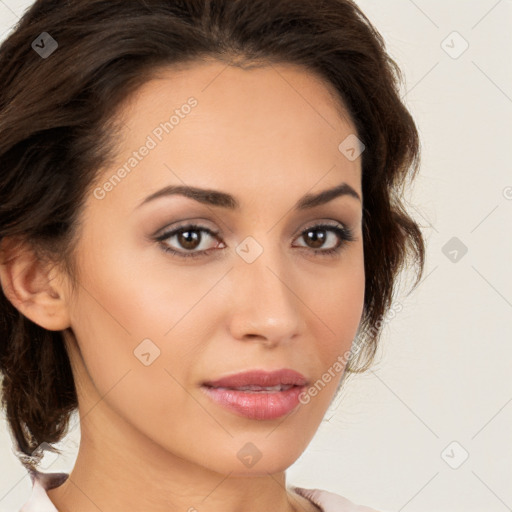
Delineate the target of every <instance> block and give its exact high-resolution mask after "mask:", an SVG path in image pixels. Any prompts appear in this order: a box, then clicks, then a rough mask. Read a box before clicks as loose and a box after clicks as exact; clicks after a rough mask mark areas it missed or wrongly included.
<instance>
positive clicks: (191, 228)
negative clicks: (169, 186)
mask: <svg viewBox="0 0 512 512" xmlns="http://www.w3.org/2000/svg"><path fill="white" fill-rule="evenodd" d="M202 233H206V237H204V236H203V235H202ZM218 235H219V233H218V232H214V231H212V230H211V229H209V228H207V227H205V226H198V225H195V224H191V225H187V226H181V227H179V228H176V229H174V230H172V231H168V232H166V233H163V234H162V235H160V236H159V237H157V238H156V240H157V241H159V242H161V246H162V249H163V250H164V251H166V252H169V253H171V254H174V255H176V256H179V257H185V258H186V257H197V256H205V255H207V254H208V253H209V251H210V250H212V249H219V248H224V247H225V245H223V242H221V241H220V239H219V238H218ZM329 235H330V236H329ZM301 237H302V238H303V239H304V240H306V243H307V244H312V246H311V245H310V246H308V245H299V246H296V247H300V248H304V249H309V250H310V251H312V252H313V253H315V254H318V255H324V256H327V255H332V254H335V253H338V252H339V251H340V250H341V249H342V248H343V247H344V246H345V244H346V243H347V242H350V241H353V240H355V238H354V236H353V234H352V231H351V230H350V229H349V228H347V227H345V226H340V225H330V224H319V225H315V226H311V227H309V228H307V229H305V230H304V231H302V233H301V234H300V235H299V236H298V237H297V239H300V238H301ZM173 238H175V239H176V242H177V244H178V245H179V246H180V247H181V249H184V250H176V249H174V248H173V247H172V246H171V244H169V241H170V240H172V239H173ZM205 238H206V241H207V239H208V238H217V243H216V245H213V247H212V246H210V247H208V243H204V242H205ZM327 242H330V244H329V246H328V247H327V248H326V247H324V246H325V245H327ZM322 247H323V248H322Z"/></svg>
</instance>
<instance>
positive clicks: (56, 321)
mask: <svg viewBox="0 0 512 512" xmlns="http://www.w3.org/2000/svg"><path fill="white" fill-rule="evenodd" d="M0 283H1V286H2V289H3V292H4V294H5V296H6V297H7V299H8V300H9V301H10V302H11V303H12V305H13V306H14V307H15V308H16V309H17V310H18V311H19V312H20V313H22V314H23V315H24V316H26V317H27V318H28V319H29V320H31V321H32V322H34V323H36V324H38V325H39V326H41V327H43V328H44V329H48V330H50V331H60V330H63V329H66V328H67V327H69V326H70V321H69V320H70V319H69V313H68V308H67V304H66V296H65V293H64V288H63V287H62V279H60V275H59V273H58V272H57V271H56V269H55V266H54V265H51V264H50V263H48V262H46V261H43V260H41V258H39V257H38V256H37V255H36V253H35V252H34V250H33V249H32V248H31V247H30V246H29V245H28V244H27V243H24V242H20V241H19V240H11V239H6V238H4V239H3V240H2V241H1V244H0Z"/></svg>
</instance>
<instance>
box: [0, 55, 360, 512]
mask: <svg viewBox="0 0 512 512" xmlns="http://www.w3.org/2000/svg"><path fill="white" fill-rule="evenodd" d="M333 94H334V93H333V91H332V90H331V89H329V87H328V85H327V84H326V83H324V82H323V81H322V80H320V79H319V78H318V77H316V76H315V75H313V74H311V73H309V72H307V71H306V70H304V69H301V68H298V67H295V66H293V65H287V64H280V65H273V66H269V65H268V66H265V67H262V68H257V69H250V70H242V69H240V68H237V67H232V66H226V65H225V64H223V63H219V62H216V61H204V62H201V63H195V64H194V65H191V66H189V67H188V68H183V69H180V70H176V69H174V70H171V69H167V70H162V72H161V73H160V75H159V77H158V78H156V79H152V80H150V81H149V82H147V83H146V84H145V85H144V86H143V87H142V88H141V89H139V90H138V91H137V93H136V94H134V95H133V96H132V97H131V98H130V101H129V102H128V103H127V104H125V105H124V106H123V109H122V111H121V112H120V117H121V119H122V120H123V122H124V123H125V124H124V126H123V137H122V141H121V142H120V143H119V148H118V152H117V157H116V161H115V162H114V163H113V164H112V165H111V166H109V167H108V169H103V170H102V171H101V173H102V174H101V175H100V180H99V183H104V182H105V180H108V178H109V177H111V176H112V174H113V173H114V172H115V171H116V169H118V168H119V167H120V166H122V165H123V164H124V163H125V162H126V161H127V159H128V158H129V157H130V156H131V155H132V153H133V151H135V150H137V149H138V148H140V146H141V145H142V144H144V142H145V140H146V136H147V135H149V134H151V133H152V131H153V130H154V129H155V127H156V126H158V125H159V124H160V123H161V122H162V121H164V120H166V119H168V118H169V117H170V115H171V114H172V112H173V110H174V109H175V108H179V107H180V106H181V105H183V104H184V103H185V102H186V100H187V99H188V98H189V97H191V96H193V97H194V98H196V99H197V101H198V105H197V106H196V107H195V108H193V109H192V111H191V113H190V114H189V115H187V116H186V117H185V118H183V119H180V123H179V125H178V126H176V127H175V129H174V130H173V131H172V132H171V133H170V134H166V135H165V136H164V138H163V140H162V141H161V142H160V143H159V144H158V146H157V147H156V148H154V149H153V150H152V151H150V153H149V154H148V155H147V156H146V157H145V158H144V159H142V161H140V163H139V164H138V165H137V167H136V168H135V169H134V170H133V171H131V173H130V174H129V175H127V176H126V177H125V178H124V179H122V180H121V182H120V183H118V184H117V185H116V186H115V187H114V188H113V189H112V190H111V191H109V192H108V193H107V194H106V195H105V197H104V198H103V199H97V198H96V197H95V196H94V194H92V193H90V194H88V196H87V202H86V207H85V210H84V215H83V225H82V231H81V233H80V238H79V241H78V246H77V252H76V256H77V262H78V268H79V271H80V277H79V281H80V286H79V287H78V290H77V291H76V293H73V291H72V289H71V287H70V285H69V280H68V278H67V276H66V275H65V273H64V272H62V271H60V270H59V268H58V267H57V266H45V265H43V263H42V262H40V261H38V260H36V259H32V258H30V256H29V253H28V252H27V253H24V252H23V251H21V250H19V251H18V252H17V253H16V254H15V257H14V258H13V259H12V261H11V263H9V264H4V265H3V266H2V267H1V279H2V284H3V287H4V291H5V293H6V294H7V296H8V297H9V299H10V300H11V301H12V302H13V304H14V305H15V306H16V307H17V308H18V309H19V310H20V311H22V312H23V314H25V315H26V316H27V317H29V318H31V319H32V320H33V321H34V322H36V323H38V324H39V325H41V326H43V327H45V328H47V329H51V330H61V331H63V334H64V337H65V342H66V347H67V349H68V352H69V355H70V359H71V363H72V368H73V373H74V377H75V382H76V386H77V392H78V396H79V412H80V418H81V424H80V427H81V444H80V449H79V453H78V457H77V460H76V464H75V466H74V469H73V471H72V472H71V475H70V477H69V479H68V480H67V481H66V482H65V483H64V484H62V485H61V486H59V487H57V488H55V489H53V490H50V491H49V493H48V494H49V497H50V499H51V501H52V502H53V503H54V504H55V505H56V507H57V509H58V510H60V511H68V510H73V512H92V511H95V512H96V511H98V510H101V511H102V512H113V511H117V510H124V511H140V510H151V511H152V512H160V511H162V512H163V511H166V512H169V511H175V510H176V511H178V510H179V511H187V510H190V511H192V510H194V509H197V510H207V511H208V512H220V511H222V512H244V511H251V512H260V511H261V512H263V511H265V512H267V511H268V510H273V511H275V512H290V511H292V510H304V511H310V510H318V508H317V507H315V506H314V505H313V504H312V503H311V502H309V501H308V500H306V499H304V498H301V497H299V496H298V495H297V494H295V493H294V492H292V491H291V489H289V488H287V483H286V477H285V470H286V468H288V467H289V466H290V465H291V464H293V463H294V462H295V461H296V460H297V458H298V457H299V456H300V455H301V453H302V452H303V451H304V450H305V448H306V447H307V445H308V444H309V442H310V441H311V439H312V437H313V435H314V434H315V432H316V430H317V429H318V427H319V425H320V423H321V421H322V418H323V416H324V414H325V412H326V410H327V408H328V406H329V404H330V402H331V400H332V399H333V397H334V395H335V392H336V389H337V385H338V383H339V381H340V379H341V377H342V372H337V373H336V377H335V378H333V379H332V380H331V381H330V382H329V383H328V384H327V385H326V386H325V388H324V389H323V390H322V391H321V392H319V393H318V394H317V396H315V397H312V398H311V400H310V402H309V403H308V404H307V405H302V404H301V405H299V406H298V408H297V409H295V410H294V411H293V412H292V413H291V414H289V415H288V416H286V417H282V418H279V419H277V420H265V421H262V420H251V419H248V418H245V417H241V416H238V415H236V414H234V413H232V412H230V411H228V410H226V409H224V408H222V407H220V406H219V405H217V404H216V403H214V402H212V401H211V400H210V399H209V398H208V397H207V396H206V395H205V394H204V393H203V392H202V391H201V389H200V384H201V383H202V382H204V381H206V380H213V379H216V378H219V377H221V376H224V375H227V374H232V373H238V372H239V371H243V370H249V369H266V370H274V369H280V368H292V369H295V370H297V371H299V372H300V373H302V374H303V375H305V376H306V377H307V378H308V380H309V381H310V382H311V383H313V382H315V381H316V380H317V379H319V378H321V376H322V374H323V373H324V372H325V371H327V370H328V369H329V368H330V367H332V365H333V363H334V362H335V361H336V359H337V358H338V356H340V354H343V353H345V352H346V351H347V350H349V349H350V347H351V343H352V341H353V339H354V337H355V336H356V332H357V329H358V326H359V323H360V320H361V315H362V312H363V300H364V254H363V242H362V232H361V223H362V203H361V201H359V200H358V199H356V198H354V197H352V196H349V195H344V196H340V197H337V198H335V199H333V200H332V201H330V202H328V203H326V204H324V205H321V206H318V207H315V208H312V209H310V210H306V211H296V210H294V208H293V206H294V205H295V203H296V201H298V200H299V198H301V197H302V196H304V195H305V194H311V193H317V192H320V191H322V190H325V189H328V188H331V187H335V186H337V185H339V184H341V183H342V182H345V183H347V184H349V185H350V186H351V187H352V188H353V189H354V190H356V191H357V192H358V194H359V196H360V197H361V198H362V191H361V159H360V158H357V159H356V160H354V161H350V160H349V159H347V158H345V156H344V155H343V154H342V153H341V152H340V151H339V150H338V145H339V144H340V143H341V142H342V141H343V140H344V139H345V138H346V137H347V136H349V135H350V134H354V133H356V131H355V128H354V126H353V124H352V123H351V122H350V120H349V118H348V117H347V116H344V115H342V111H341V109H340V106H339V104H338V103H337V102H336V100H335V97H334V95H333ZM102 180H103V181H102ZM183 184H186V185H193V186H197V187H202V188H210V189H215V190H219V191H223V192H226V193H229V194H232V195H233V196H235V197H236V198H237V200H238V201H239V203H240V209H239V210H238V211H229V210H228V209H226V208H220V207H215V206H213V207H212V206H206V205H203V204H200V203H199V202H197V201H195V200H193V199H190V198H186V197H184V196H179V195H174V196H167V197H161V198H159V199H156V200H154V201H151V202H148V203H147V204H144V205H143V206H141V207H138V205H139V203H141V202H142V201H143V200H144V199H145V198H146V197H148V196H149V195H151V194H152V193H154V192H155V191H157V190H159V189H161V188H163V187H165V186H168V185H183ZM180 221H195V222H196V223H199V224H200V225H202V226H205V227H208V228H210V229H212V230H214V231H220V234H219V235H218V239H217V238H215V237H211V236H208V235H207V234H206V233H204V232H201V235H202V240H203V241H202V242H201V246H200V247H199V249H193V250H195V251H196V252H197V251H198V250H202V249H206V248H212V249H213V250H212V251H211V252H210V254H208V255H206V256H204V255H203V256H201V257H198V258H180V257H178V256H173V255H171V254H169V253H166V252H164V251H163V250H162V245H163V244H164V243H167V245H168V246H169V245H170V246H172V247H173V248H174V249H175V250H177V251H181V252H186V251H187V249H186V246H183V245H180V239H179V237H177V236H174V237H172V238H169V239H167V241H166V242H158V241H156V240H154V238H152V237H154V235H155V234H156V233H157V232H158V233H160V232H162V230H163V229H164V228H169V229H170V228H172V227H175V226H177V225H178V224H180V225H183V224H184V223H183V222H180ZM323 221H325V222H328V223H330V224H333V225H339V224H342V225H345V226H347V227H349V228H350V229H351V230H352V231H353V235H354V238H355V240H353V241H350V242H344V241H343V240H342V241H341V242H342V243H343V244H344V246H343V247H342V249H341V251H340V252H339V253H338V254H337V255H335V256H324V255H316V254H314V253H313V249H314V248H318V246H311V245H308V239H307V238H306V236H305V235H304V236H303V235H302V234H303V233H304V230H305V229H306V228H309V227H310V226H313V225H315V224H319V223H322V222H323ZM185 224H186V223H185ZM326 234H327V235H328V238H327V239H326V241H325V243H324V245H323V246H322V245H320V246H319V247H320V249H323V248H330V247H335V246H336V245H337V243H338V242H339V239H338V237H337V236H336V234H335V233H334V232H330V231H327V232H326ZM248 236H251V237H253V238H254V239H255V240H256V241H257V242H258V244H259V245H260V246H261V247H262V249H263V252H262V254H261V255H260V256H259V257H258V258H257V259H256V260H255V261H254V262H253V263H250V264H249V263H247V262H246V261H244V259H243V258H242V257H240V256H239V255H238V254H237V252H235V248H236V246H237V245H238V244H239V243H240V242H242V241H243V240H244V239H245V238H246V237H248ZM181 241H182V242H183V239H182V240H181ZM219 241H220V242H222V243H221V244H220V245H219ZM216 247H217V248H216ZM188 250H189V251H190V249H188ZM228 271H229V272H228ZM147 338H149V339H151V340H152V342H153V343H154V344H155V345H156V346H158V348H159V350H160V356H159V357H157V358H156V359H155V360H154V362H152V364H150V365H149V366H145V365H144V364H142V363H141V361H140V360H139V359H138V358H137V357H135V355H134V350H135V349H136V348H137V347H138V345H139V344H140V343H141V341H142V340H144V339H147ZM248 442H250V443H253V444H254V445H255V446H256V447H257V449H258V450H259V452H260V453H261V455H262V457H261V459H260V460H259V461H258V462H257V463H256V464H255V465H254V466H252V467H250V468H249V467H246V466H245V465H244V464H242V463H241V461H240V460H239V459H238V457H237V453H238V452H239V450H240V449H241V448H242V447H243V446H244V445H245V444H246V443H248ZM191 507H194V508H191Z"/></svg>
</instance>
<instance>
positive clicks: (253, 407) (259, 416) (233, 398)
mask: <svg viewBox="0 0 512 512" xmlns="http://www.w3.org/2000/svg"><path fill="white" fill-rule="evenodd" d="M201 389H203V390H204V391H205V393H206V394H207V395H208V396H209V397H210V398H211V399H212V400H213V401H214V402H216V403H218V404H219V405H222V406H224V407H226V408H227V409H230V410H231V411H234V412H235V413H237V414H239V415H241V416H245V417H246V418H250V419H252V420H273V419H276V418H280V417H281V416H284V415H285V414H288V413H290V412H291V411H293V409H295V407H297V405H298V404H299V395H300V394H301V393H302V391H304V389H305V386H293V387H291V388H290V389H287V390H285V391H272V392H266V391H256V392H253V393H250V392H247V391H238V390H236V389H228V388H212V387H208V386H201Z"/></svg>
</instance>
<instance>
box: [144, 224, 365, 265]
mask: <svg viewBox="0 0 512 512" xmlns="http://www.w3.org/2000/svg"><path fill="white" fill-rule="evenodd" d="M322 229H324V230H330V231H331V233H332V232H334V234H335V236H336V237H337V238H338V243H337V245H336V247H331V248H328V249H315V248H311V247H307V245H299V246H294V247H296V248H297V249H300V250H301V251H306V252H308V253H313V255H314V256H315V257H324V258H328V257H337V256H339V255H340V254H341V252H342V251H343V250H344V249H345V247H346V245H347V244H348V243H349V242H352V241H356V240H357V237H355V235H354V231H353V229H351V228H350V227H348V226H346V225H345V224H344V223H342V222H339V221H335V220H323V221H321V220H317V221H312V223H311V224H306V226H305V227H303V228H302V229H301V230H299V231H298V232H297V234H296V235H294V237H293V241H295V240H296V239H297V238H300V236H301V235H302V236H303V235H304V234H305V233H307V232H308V231H309V230H322ZM187 230H189V231H200V232H206V233H208V235H209V236H211V237H214V238H217V240H219V243H218V244H217V246H216V247H215V248H210V249H203V250H200V251H187V250H175V249H172V248H171V246H169V245H166V244H164V243H163V242H164V241H165V240H167V239H169V238H173V237H175V236H176V235H177V234H178V233H179V232H180V231H187ZM162 231H163V232H162ZM160 232H161V234H158V235H155V237H154V238H153V239H154V240H156V241H158V242H159V244H160V248H161V249H162V250H163V251H164V252H166V253H170V254H172V255H174V256H177V257H178V258H181V259H183V258H201V257H207V256H209V255H210V252H212V251H213V252H215V253H217V254H216V256H218V255H219V253H218V249H219V248H221V249H224V248H226V247H227V246H226V245H224V247H219V245H221V244H225V242H224V241H223V240H222V237H219V234H220V233H221V231H220V230H213V229H210V228H209V227H207V226H205V225H201V224H199V223H196V222H195V221H192V220H189V221H183V222H178V224H177V225H176V226H172V227H170V226H167V227H166V228H163V229H162V230H160Z"/></svg>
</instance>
